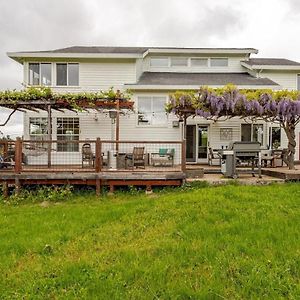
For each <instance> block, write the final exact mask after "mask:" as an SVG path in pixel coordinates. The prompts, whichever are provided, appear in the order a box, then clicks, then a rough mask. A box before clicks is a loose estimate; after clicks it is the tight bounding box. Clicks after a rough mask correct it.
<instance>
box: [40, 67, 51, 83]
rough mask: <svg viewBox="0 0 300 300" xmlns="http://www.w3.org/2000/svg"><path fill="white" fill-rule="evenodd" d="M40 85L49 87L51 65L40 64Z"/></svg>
mask: <svg viewBox="0 0 300 300" xmlns="http://www.w3.org/2000/svg"><path fill="white" fill-rule="evenodd" d="M41 78H42V82H41V84H42V85H51V64H41Z"/></svg>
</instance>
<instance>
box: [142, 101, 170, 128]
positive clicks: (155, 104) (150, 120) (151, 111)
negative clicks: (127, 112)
mask: <svg viewBox="0 0 300 300" xmlns="http://www.w3.org/2000/svg"><path fill="white" fill-rule="evenodd" d="M165 106H166V97H163V96H162V97H161V96H144V97H138V125H148V126H149V125H152V126H165V125H167V113H166V111H165Z"/></svg>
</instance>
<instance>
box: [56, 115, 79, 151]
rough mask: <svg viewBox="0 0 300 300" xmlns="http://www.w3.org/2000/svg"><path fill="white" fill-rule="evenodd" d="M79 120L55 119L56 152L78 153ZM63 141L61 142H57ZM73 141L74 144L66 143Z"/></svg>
mask: <svg viewBox="0 0 300 300" xmlns="http://www.w3.org/2000/svg"><path fill="white" fill-rule="evenodd" d="M78 140H79V118H57V141H58V142H57V151H58V152H78V151H79V144H78V143H77V142H76V141H78ZM59 141H63V142H61V143H60V142H59ZM67 141H75V142H69V143H68V142H67Z"/></svg>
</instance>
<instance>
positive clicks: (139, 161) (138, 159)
mask: <svg viewBox="0 0 300 300" xmlns="http://www.w3.org/2000/svg"><path fill="white" fill-rule="evenodd" d="M128 161H131V167H132V169H133V168H134V167H143V168H144V169H145V147H134V148H133V151H132V154H131V153H130V154H126V156H125V168H126V169H127V168H128Z"/></svg>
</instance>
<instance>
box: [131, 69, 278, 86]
mask: <svg viewBox="0 0 300 300" xmlns="http://www.w3.org/2000/svg"><path fill="white" fill-rule="evenodd" d="M228 83H232V84H235V85H278V84H277V83H276V82H274V81H272V80H270V79H268V78H256V77H253V76H251V75H249V74H248V73H173V72H144V73H143V74H142V75H141V77H140V78H139V80H138V82H137V85H198V86H201V85H226V84H228Z"/></svg>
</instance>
